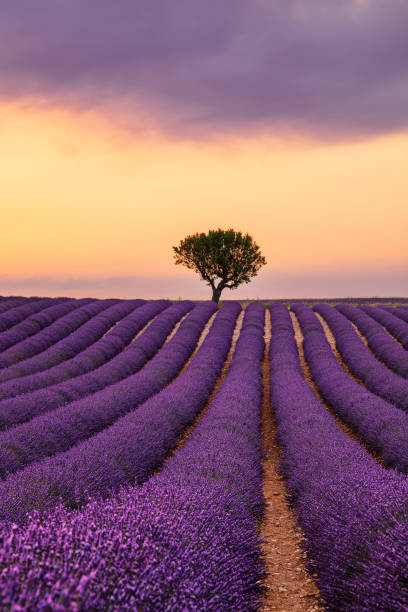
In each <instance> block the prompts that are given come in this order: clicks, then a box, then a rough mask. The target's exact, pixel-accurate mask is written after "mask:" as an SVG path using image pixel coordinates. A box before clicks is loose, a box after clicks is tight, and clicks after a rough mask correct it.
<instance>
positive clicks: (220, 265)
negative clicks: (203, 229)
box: [173, 229, 266, 304]
mask: <svg viewBox="0 0 408 612" xmlns="http://www.w3.org/2000/svg"><path fill="white" fill-rule="evenodd" d="M173 251H174V259H175V263H176V264H181V265H183V266H186V267H187V268H189V269H190V270H194V271H195V272H197V273H198V274H199V275H200V276H201V278H202V280H204V281H205V282H206V283H207V285H209V286H210V287H211V288H212V300H213V301H214V302H216V303H217V304H218V302H219V299H220V296H221V292H222V291H223V289H236V288H237V287H239V285H242V283H249V282H250V280H251V278H252V277H253V276H256V275H257V272H258V270H259V268H261V266H263V265H265V264H266V260H265V257H263V255H262V254H261V251H260V248H259V246H258V245H257V244H256V243H255V242H254V239H253V238H252V236H249V235H248V234H242V233H241V232H235V231H234V230H233V229H228V230H222V229H218V230H209V232H208V233H207V234H204V233H201V234H198V233H197V234H193V235H192V236H187V237H186V238H184V239H183V240H181V242H180V244H179V246H177V247H173Z"/></svg>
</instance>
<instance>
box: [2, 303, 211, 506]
mask: <svg viewBox="0 0 408 612" xmlns="http://www.w3.org/2000/svg"><path fill="white" fill-rule="evenodd" d="M184 308H185V305H184ZM215 309H216V306H215V304H214V303H213V302H205V303H203V304H200V305H198V306H196V307H195V308H194V310H193V311H192V312H191V313H190V314H189V315H188V316H187V318H186V319H185V320H184V321H182V323H181V325H180V327H179V329H178V330H177V332H176V334H175V335H174V336H173V338H172V339H171V340H169V341H168V342H167V344H166V345H165V346H164V347H163V348H162V349H161V350H160V351H159V352H158V353H157V355H156V356H155V357H153V359H152V360H151V361H150V362H149V363H148V364H147V365H146V366H145V367H144V368H143V369H142V370H141V371H140V372H137V373H136V374H133V375H132V376H129V377H128V378H126V379H125V380H123V381H120V382H118V383H115V384H113V385H110V386H109V387H107V388H105V389H102V390H101V391H98V392H97V393H94V394H93V395H90V396H87V397H85V398H82V399H80V400H77V401H76V402H72V403H71V404H68V405H66V406H62V407H61V408H58V409H56V410H54V411H52V412H50V413H47V414H45V415H42V416H39V417H37V418H36V419H33V420H32V421H30V422H29V423H27V424H25V425H20V426H19V427H18V428H13V429H12V430H10V432H9V433H7V432H5V433H4V434H2V443H1V466H2V472H3V474H4V471H5V470H6V469H7V470H9V471H15V470H16V469H19V468H21V467H23V466H24V465H27V464H29V463H31V462H32V461H36V460H38V459H40V458H41V457H50V456H51V455H53V454H55V453H61V452H62V451H66V450H68V449H69V448H71V446H73V445H74V444H78V443H79V442H81V441H83V440H86V439H87V438H89V437H90V436H92V435H93V434H95V433H97V432H100V431H102V430H103V429H104V428H105V427H109V426H110V425H112V423H114V422H115V421H116V420H117V419H118V418H120V417H122V416H124V415H125V414H127V413H128V412H131V411H132V410H135V409H136V408H137V407H138V406H140V404H142V403H143V402H145V401H146V400H147V399H148V398H149V397H151V396H153V395H155V394H156V393H158V392H159V391H160V390H161V389H162V388H163V387H164V386H165V385H167V384H168V383H170V382H171V380H172V379H173V378H174V377H175V376H176V375H177V374H178V373H179V371H180V369H181V368H182V366H183V365H184V363H185V361H186V360H187V359H188V358H189V356H190V355H191V353H192V352H193V350H194V347H195V345H196V344H197V341H198V338H199V336H200V334H201V332H202V330H203V327H204V325H205V323H206V322H207V321H208V319H209V318H210V316H211V315H212V314H213V312H214V310H215ZM182 312H183V304H176V305H174V306H171V307H170V308H168V309H166V310H165V311H164V312H163V313H162V314H161V315H160V317H161V319H162V323H163V319H165V318H166V317H167V318H169V320H170V321H171V326H173V325H174V324H175V321H176V320H177V319H178V318H180V314H181V313H182ZM151 340H152V343H154V342H156V340H155V338H151ZM120 447H121V443H120V444H119V448H120ZM117 450H118V448H115V449H114V451H116V452H117ZM47 461H48V463H47ZM53 461H54V460H53V459H48V460H45V463H44V464H43V466H42V467H41V466H40V467H39V468H38V473H39V472H40V471H41V470H42V469H43V467H44V466H46V471H47V470H48V469H49V470H51V467H49V466H50V465H52V463H53ZM63 461H64V459H63V457H62V455H60V454H57V455H56V457H55V461H54V463H55V465H58V464H59V462H63ZM47 466H48V467H47ZM26 469H28V468H26ZM74 473H75V470H74ZM24 478H25V477H24V472H21V473H20V474H19V475H16V479H15V480H11V479H10V480H9V481H6V482H8V484H6V483H3V485H4V487H6V488H8V487H11V488H13V487H14V486H16V483H17V482H23V480H24ZM44 484H45V488H44V487H43V490H44V491H45V493H44V499H40V498H38V499H37V500H36V501H33V503H39V504H40V505H41V504H42V503H44V504H45V505H46V504H47V503H51V502H52V503H55V501H56V498H55V495H54V496H53V495H52V494H50V489H51V490H52V487H49V486H48V485H47V483H43V485H44ZM71 484H72V483H71ZM37 485H38V487H39V490H40V488H41V486H42V485H41V482H39V483H36V485H35V483H34V481H33V482H32V486H33V487H34V486H37ZM23 488H24V487H23ZM5 490H6V489H4V491H5ZM8 490H9V491H11V489H10V488H8ZM20 493H21V495H22V499H23V498H24V497H25V494H24V491H23V489H20ZM6 505H7V504H6Z"/></svg>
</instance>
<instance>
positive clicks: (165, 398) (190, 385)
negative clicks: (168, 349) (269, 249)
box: [0, 304, 240, 521]
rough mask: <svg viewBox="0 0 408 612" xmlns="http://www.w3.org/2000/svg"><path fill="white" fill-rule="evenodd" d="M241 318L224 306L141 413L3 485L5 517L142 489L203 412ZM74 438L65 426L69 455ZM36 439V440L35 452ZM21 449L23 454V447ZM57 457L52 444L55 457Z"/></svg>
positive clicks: (21, 517)
mask: <svg viewBox="0 0 408 612" xmlns="http://www.w3.org/2000/svg"><path fill="white" fill-rule="evenodd" d="M173 308H174V307H173ZM239 311H240V306H239V305H235V306H234V305H231V304H229V305H228V306H224V307H223V308H222V309H221V311H220V312H219V313H218V315H217V317H216V319H215V321H214V323H213V325H212V328H211V332H210V334H209V335H208V336H207V338H206V340H205V341H204V343H203V344H202V346H201V347H200V349H199V351H198V352H197V354H196V355H195V357H194V358H193V360H192V362H191V364H190V365H189V366H188V368H187V370H186V371H185V372H184V373H183V374H182V375H181V376H180V377H179V378H177V379H176V380H175V381H173V382H172V383H171V384H170V385H169V386H168V387H166V388H165V389H163V390H162V391H161V392H159V393H158V394H157V395H154V396H153V397H151V398H150V400H147V401H146V402H145V403H144V404H142V405H141V406H139V407H138V408H137V410H133V411H132V412H131V413H130V414H127V415H126V416H124V417H122V418H120V419H119V420H118V421H116V423H114V424H113V425H112V426H111V427H109V428H108V429H105V430H103V431H101V432H100V433H99V434H98V435H95V436H92V437H91V438H89V439H88V440H85V441H84V442H82V443H81V444H77V445H76V446H73V448H71V449H70V450H69V451H68V452H65V453H59V454H57V455H55V456H54V457H50V458H47V459H45V460H43V461H40V462H38V463H35V464H34V465H32V466H29V467H27V468H26V469H24V470H23V471H22V472H19V473H17V474H15V475H14V476H10V477H9V478H8V479H7V480H6V481H4V482H3V483H2V485H0V497H2V498H3V502H0V515H2V516H3V518H4V517H7V518H11V517H13V520H17V521H23V520H24V517H25V514H26V513H27V511H28V510H32V508H33V505H32V504H33V503H34V504H35V506H34V507H35V508H36V509H40V510H44V509H47V510H50V509H51V508H53V507H55V505H56V504H57V503H58V501H59V500H62V501H63V502H64V503H65V504H66V505H68V506H79V505H80V504H83V503H84V502H86V501H87V500H88V499H89V497H94V496H104V497H106V496H107V495H108V494H109V493H110V492H111V491H113V490H115V489H118V488H119V487H120V485H122V484H124V483H126V482H129V481H130V482H136V483H138V484H140V483H142V482H144V481H145V480H146V479H147V478H148V477H149V476H150V475H151V474H152V473H153V471H154V470H155V469H157V468H158V467H159V466H160V465H161V463H162V462H163V460H164V459H165V457H166V455H167V454H168V452H169V451H170V450H171V449H172V448H173V447H174V445H175V443H176V441H177V438H178V436H179V435H180V434H181V433H182V431H183V430H184V428H185V427H186V425H187V424H189V423H191V422H192V421H193V420H194V418H195V416H196V415H197V413H198V412H199V411H200V410H201V409H202V408H203V406H204V405H205V403H206V401H207V399H208V396H209V394H210V393H211V391H212V389H213V387H214V385H215V382H216V379H217V376H218V375H219V374H220V371H221V368H222V364H223V362H224V360H225V357H226V355H227V352H228V348H229V346H230V344H231V338H232V333H233V330H234V327H235V321H236V318H237V315H238V313H239ZM70 425H71V426H70ZM74 425H75V424H74ZM38 431H39V432H41V433H40V436H41V439H40V444H42V445H45V444H46V442H47V439H49V435H48V436H47V432H46V431H45V432H44V434H43V430H42V428H40V427H38ZM76 433H77V432H76V428H75V427H72V424H70V423H64V424H63V425H62V434H63V435H62V436H61V440H60V447H61V446H62V445H63V446H65V448H66V443H67V440H68V441H70V442H71V444H72V443H74V444H75V442H76V441H77V440H76ZM35 440H36V438H35V436H33V437H32V452H35V447H34V443H35ZM20 449H21V450H22V451H23V452H24V442H23V443H22V444H21V446H20ZM20 449H17V450H20ZM47 450H48V449H47ZM57 450H58V449H57V448H56V445H55V444H54V448H53V451H54V452H56V451H57ZM27 497H28V502H27V501H26V498H27ZM33 500H35V501H34V502H33Z"/></svg>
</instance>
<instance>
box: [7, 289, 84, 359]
mask: <svg viewBox="0 0 408 612" xmlns="http://www.w3.org/2000/svg"><path fill="white" fill-rule="evenodd" d="M91 301H92V300H90V299H89V298H86V299H84V300H74V299H72V300H66V301H64V302H62V303H59V304H54V305H53V306H48V308H44V310H41V311H40V312H38V313H36V314H33V315H31V316H29V317H27V318H26V319H24V321H21V323H18V324H17V325H14V326H13V327H12V328H11V329H9V330H8V331H6V332H3V333H2V334H0V352H2V355H0V367H1V368H5V367H7V366H8V365H10V364H11V363H14V361H13V360H10V359H7V357H6V355H5V353H4V351H6V349H8V348H9V347H12V346H13V348H14V345H17V344H20V343H22V342H23V341H24V340H25V339H27V338H30V337H31V336H36V335H37V334H38V333H39V332H40V331H41V330H44V328H48V329H49V327H50V326H51V324H52V323H54V322H58V319H61V318H64V315H67V314H68V313H70V312H72V311H73V310H75V309H76V308H79V307H80V306H82V305H83V304H88V303H89V302H91Z"/></svg>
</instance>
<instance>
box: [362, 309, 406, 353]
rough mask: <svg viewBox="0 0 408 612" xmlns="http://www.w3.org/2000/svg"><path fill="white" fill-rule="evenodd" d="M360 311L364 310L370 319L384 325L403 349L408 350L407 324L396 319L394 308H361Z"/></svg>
mask: <svg viewBox="0 0 408 612" xmlns="http://www.w3.org/2000/svg"><path fill="white" fill-rule="evenodd" d="M361 309H362V310H364V312H365V313H366V314H368V315H370V317H372V318H373V319H375V320H376V321H378V323H381V325H384V327H385V328H386V329H388V331H389V332H390V334H392V335H393V336H394V337H395V338H396V339H397V340H398V342H400V343H401V344H402V346H403V347H404V349H406V350H408V324H407V323H406V322H405V321H403V320H402V319H400V318H399V317H398V315H397V312H398V311H397V309H396V308H388V307H386V306H382V307H379V308H373V307H372V306H361ZM407 321H408V313H407Z"/></svg>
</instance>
